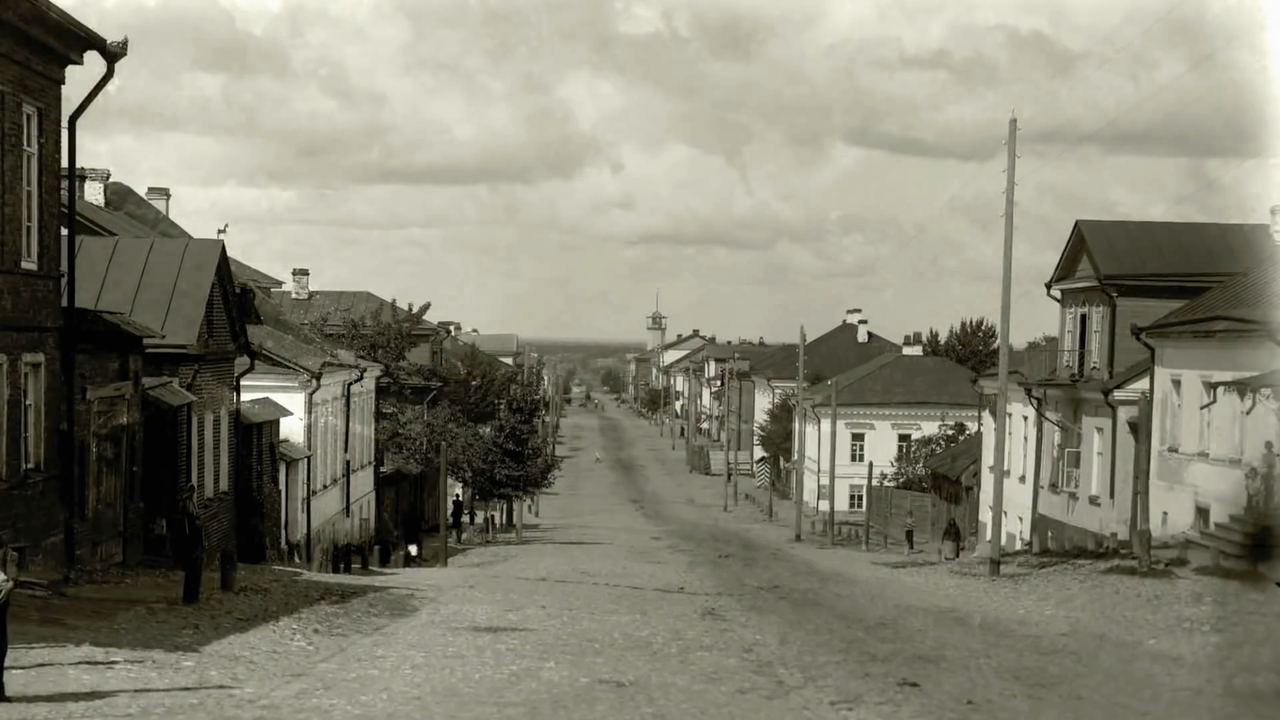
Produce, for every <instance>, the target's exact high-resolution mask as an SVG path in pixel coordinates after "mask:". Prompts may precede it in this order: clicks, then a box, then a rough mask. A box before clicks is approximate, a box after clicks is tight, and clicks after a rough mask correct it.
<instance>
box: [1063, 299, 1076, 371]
mask: <svg viewBox="0 0 1280 720" xmlns="http://www.w3.org/2000/svg"><path fill="white" fill-rule="evenodd" d="M1065 313H1066V316H1065V319H1064V321H1063V323H1062V335H1063V340H1064V342H1063V343H1062V348H1063V350H1065V351H1066V352H1065V353H1064V357H1065V362H1066V365H1067V369H1068V370H1074V369H1075V367H1076V366H1075V353H1073V352H1071V351H1072V350H1074V349H1075V347H1076V309H1075V307H1068V308H1067V309H1066V310H1065Z"/></svg>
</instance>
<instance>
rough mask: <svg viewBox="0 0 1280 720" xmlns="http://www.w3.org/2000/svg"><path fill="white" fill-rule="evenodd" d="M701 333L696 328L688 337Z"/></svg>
mask: <svg viewBox="0 0 1280 720" xmlns="http://www.w3.org/2000/svg"><path fill="white" fill-rule="evenodd" d="M701 333H702V331H701V330H699V329H698V328H694V329H693V332H691V333H689V334H690V335H698V334H701Z"/></svg>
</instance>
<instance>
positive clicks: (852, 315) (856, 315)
mask: <svg viewBox="0 0 1280 720" xmlns="http://www.w3.org/2000/svg"><path fill="white" fill-rule="evenodd" d="M860 322H862V308H853V309H852V310H845V311H844V323H843V324H845V325H857V324H858V323H860Z"/></svg>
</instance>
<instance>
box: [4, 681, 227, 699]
mask: <svg viewBox="0 0 1280 720" xmlns="http://www.w3.org/2000/svg"><path fill="white" fill-rule="evenodd" d="M235 689H236V688H235V686H233V685H194V686H190V687H174V688H137V689H134V690H83V691H81V692H66V693H49V694H47V695H11V696H9V701H10V702H14V703H82V702H93V701H95V700H106V699H107V698H110V697H115V696H116V695H142V694H151V693H180V692H196V691H199V690H235Z"/></svg>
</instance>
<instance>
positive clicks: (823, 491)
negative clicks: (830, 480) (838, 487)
mask: <svg viewBox="0 0 1280 720" xmlns="http://www.w3.org/2000/svg"><path fill="white" fill-rule="evenodd" d="M830 489H831V486H830V485H827V484H826V483H819V484H818V502H826V500H827V498H829V497H831V495H830V493H828V492H827V491H828V490H830Z"/></svg>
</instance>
